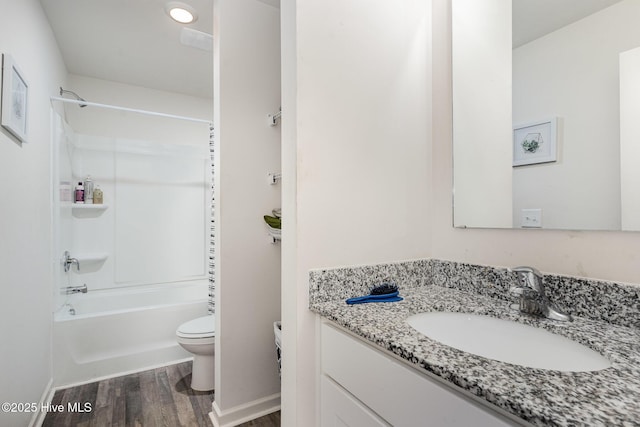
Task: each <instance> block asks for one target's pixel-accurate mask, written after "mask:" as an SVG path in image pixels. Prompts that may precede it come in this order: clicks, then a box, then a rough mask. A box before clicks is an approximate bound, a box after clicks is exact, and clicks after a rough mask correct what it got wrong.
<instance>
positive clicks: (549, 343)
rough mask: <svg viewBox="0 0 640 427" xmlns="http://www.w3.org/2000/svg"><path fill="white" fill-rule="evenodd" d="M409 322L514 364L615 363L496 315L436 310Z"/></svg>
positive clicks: (592, 367)
mask: <svg viewBox="0 0 640 427" xmlns="http://www.w3.org/2000/svg"><path fill="white" fill-rule="evenodd" d="M407 323H408V324H409V325H410V326H411V327H412V328H414V329H415V330H417V331H418V332H420V333H421V334H423V335H425V336H427V337H429V338H431V339H434V340H436V341H439V342H441V343H442V344H446V345H448V346H451V347H454V348H457V349H458V350H462V351H465V352H467V353H472V354H475V355H477V356H482V357H486V358H488V359H494V360H499V361H501V362H506V363H512V364H514V365H521V366H526V367H529V368H538V369H550V370H556V371H564V372H589V371H599V370H601V369H606V368H608V367H610V366H611V362H610V361H609V360H607V359H606V358H605V357H603V356H602V355H601V354H599V353H597V352H595V351H593V350H591V349H590V348H588V347H586V346H584V345H582V344H579V343H577V342H575V341H572V340H570V339H568V338H565V337H563V336H561V335H557V334H554V333H551V332H549V331H547V330H544V329H540V328H536V327H533V326H528V325H523V324H521V323H517V322H512V321H509V320H502V319H498V318H495V317H489V316H482V315H477V314H469V313H451V312H440V311H436V312H430V313H420V314H416V315H413V316H411V317H409V318H407Z"/></svg>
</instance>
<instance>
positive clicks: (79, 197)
mask: <svg viewBox="0 0 640 427" xmlns="http://www.w3.org/2000/svg"><path fill="white" fill-rule="evenodd" d="M74 202H75V203H84V185H82V181H80V182H78V185H76V191H75V192H74Z"/></svg>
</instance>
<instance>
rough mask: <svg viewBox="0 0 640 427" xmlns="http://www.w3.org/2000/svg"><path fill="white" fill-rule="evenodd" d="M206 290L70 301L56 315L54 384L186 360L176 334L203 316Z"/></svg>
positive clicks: (156, 290) (129, 292) (185, 287)
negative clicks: (190, 321)
mask: <svg viewBox="0 0 640 427" xmlns="http://www.w3.org/2000/svg"><path fill="white" fill-rule="evenodd" d="M207 286H208V282H206V281H198V282H194V283H186V284H180V285H172V286H171V287H167V286H162V285H158V286H153V287H151V286H145V287H142V288H140V289H126V290H108V291H96V292H95V293H93V294H92V293H91V292H88V293H87V294H78V295H73V296H71V298H69V299H68V305H64V306H63V307H61V308H60V309H59V310H58V311H57V312H56V313H55V315H54V324H53V344H54V360H55V361H56V379H55V380H56V385H70V384H77V383H83V382H87V381H95V380H96V379H98V378H102V377H108V376H112V375H116V374H121V373H126V372H134V371H138V370H142V369H147V368H149V367H151V366H158V365H164V364H168V363H172V362H174V361H175V362H177V361H181V360H185V359H187V358H189V357H190V356H191V355H190V354H189V353H188V352H186V351H185V350H183V349H182V347H180V345H179V344H178V343H177V341H176V334H175V331H176V329H177V328H178V326H180V324H181V323H184V322H186V321H188V320H192V319H195V318H197V317H201V316H203V315H205V314H207V298H206V297H203V295H206V294H207ZM71 308H73V310H74V311H75V314H71V313H70V309H71Z"/></svg>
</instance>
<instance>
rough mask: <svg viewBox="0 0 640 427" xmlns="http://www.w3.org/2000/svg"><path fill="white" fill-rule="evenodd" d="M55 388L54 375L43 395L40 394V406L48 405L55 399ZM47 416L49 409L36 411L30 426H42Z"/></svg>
mask: <svg viewBox="0 0 640 427" xmlns="http://www.w3.org/2000/svg"><path fill="white" fill-rule="evenodd" d="M55 391H56V390H55V389H54V388H53V377H51V379H49V383H48V384H47V386H46V387H45V388H44V391H43V392H42V396H40V402H38V407H39V408H42V407H46V406H48V404H50V403H51V401H52V400H53V394H54V393H55ZM46 416H47V411H38V412H34V413H33V416H32V417H31V421H30V422H29V427H40V426H41V425H42V423H43V422H44V417H46Z"/></svg>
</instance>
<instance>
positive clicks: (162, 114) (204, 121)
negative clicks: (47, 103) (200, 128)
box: [51, 96, 212, 125]
mask: <svg viewBox="0 0 640 427" xmlns="http://www.w3.org/2000/svg"><path fill="white" fill-rule="evenodd" d="M51 100H52V101H62V102H68V103H70V104H78V105H79V104H82V105H89V106H92V107H101V108H109V109H111V110H120V111H128V112H131V113H141V114H149V115H151V116H159V117H167V118H170V119H180V120H188V121H192V122H198V123H207V124H209V125H211V124H212V123H211V121H210V120H204V119H196V118H195V117H187V116H177V115H175V114H167V113H159V112H157V111H148V110H138V109H136V108H128V107H119V106H117V105H109V104H99V103H97V102H89V101H84V100H83V101H78V100H75V99H68V98H60V97H59V96H52V97H51Z"/></svg>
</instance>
